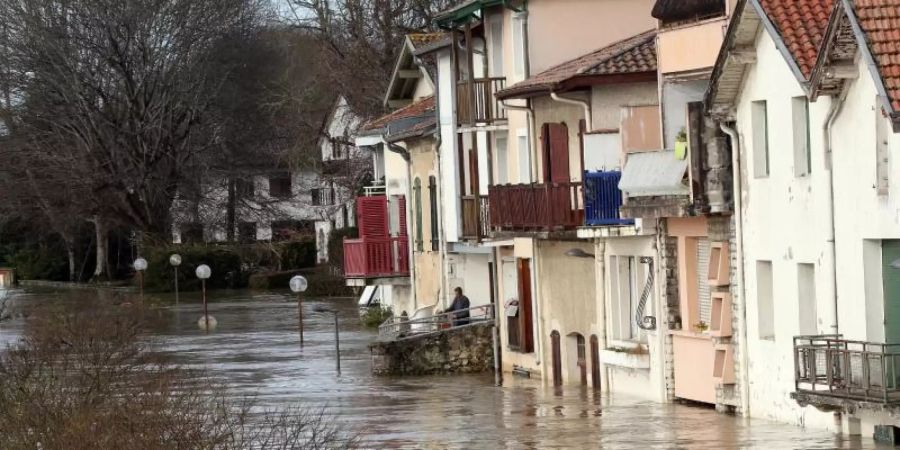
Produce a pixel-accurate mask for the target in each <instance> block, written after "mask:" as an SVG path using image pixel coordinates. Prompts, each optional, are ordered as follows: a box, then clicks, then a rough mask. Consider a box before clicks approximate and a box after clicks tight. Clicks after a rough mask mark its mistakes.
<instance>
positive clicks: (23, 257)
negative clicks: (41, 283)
mask: <svg viewBox="0 0 900 450" xmlns="http://www.w3.org/2000/svg"><path fill="white" fill-rule="evenodd" d="M67 258H68V257H67V255H66V249H65V248H64V247H63V246H62V245H54V244H40V245H37V246H29V247H26V248H21V249H19V250H17V251H16V252H15V253H13V254H12V255H10V256H9V257H8V260H9V261H8V262H9V264H10V265H11V266H12V267H15V268H16V272H17V274H18V277H19V278H22V279H26V280H54V281H68V279H69V261H68V259H67Z"/></svg>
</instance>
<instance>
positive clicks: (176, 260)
mask: <svg viewBox="0 0 900 450" xmlns="http://www.w3.org/2000/svg"><path fill="white" fill-rule="evenodd" d="M169 264H171V265H172V269H174V271H175V304H176V305H177V304H178V266H180V265H181V255H179V254H178V253H173V254H172V256H169Z"/></svg>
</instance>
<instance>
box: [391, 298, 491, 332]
mask: <svg viewBox="0 0 900 450" xmlns="http://www.w3.org/2000/svg"><path fill="white" fill-rule="evenodd" d="M464 313H469V317H461V315H464ZM493 320H494V305H492V304H490V305H483V306H476V307H474V308H469V309H463V310H459V311H453V312H449V313H441V314H435V315H433V316H429V317H422V318H413V319H404V318H401V317H392V318H390V319H388V320H386V321H385V322H384V323H383V324H381V325H380V326H379V327H378V337H379V338H380V339H382V340H390V339H402V338H407V337H413V336H422V335H426V334H432V333H439V332H442V331H446V330H452V329H456V328H459V327H464V326H468V325H472V324H476V323H485V322H492V321H493Z"/></svg>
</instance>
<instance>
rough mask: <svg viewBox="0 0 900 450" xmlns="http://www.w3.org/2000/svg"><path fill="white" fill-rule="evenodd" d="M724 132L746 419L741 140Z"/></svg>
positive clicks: (727, 129)
mask: <svg viewBox="0 0 900 450" xmlns="http://www.w3.org/2000/svg"><path fill="white" fill-rule="evenodd" d="M719 127H720V128H721V129H722V131H723V132H724V133H725V134H727V135H728V138H729V140H730V141H731V171H732V173H731V177H732V186H731V189H732V191H733V194H732V196H733V198H734V228H735V230H734V234H735V240H736V241H737V249H735V251H736V252H737V265H738V266H737V278H738V279H737V283H738V290H739V293H740V295H741V301H742V302H743V304H744V306H743V307H742V308H741V315H740V316H739V317H738V321H739V322H740V330H741V332H740V334H739V337H738V339H739V342H740V345H741V372H743V373H742V374H741V375H742V376H741V412H742V413H743V415H744V417H749V416H750V383H749V377H748V376H747V368H748V367H749V366H748V365H749V364H750V359H749V358H748V357H747V350H748V348H747V346H748V345H749V344H748V341H747V288H746V286H745V284H744V207H743V194H742V192H741V189H742V187H741V140H740V138H739V137H738V134H737V131H736V130H735V129H734V128H732V127H729V126H728V125H726V124H725V122H721V123H719Z"/></svg>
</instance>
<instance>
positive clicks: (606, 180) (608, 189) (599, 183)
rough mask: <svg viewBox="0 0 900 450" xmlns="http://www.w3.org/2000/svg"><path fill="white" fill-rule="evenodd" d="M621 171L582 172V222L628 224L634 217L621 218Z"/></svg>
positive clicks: (598, 224)
mask: <svg viewBox="0 0 900 450" xmlns="http://www.w3.org/2000/svg"><path fill="white" fill-rule="evenodd" d="M621 179H622V172H619V171H610V172H590V171H588V172H585V173H584V223H585V225H593V226H600V225H630V224H633V223H634V219H623V218H622V216H621V213H620V211H619V208H621V207H622V191H621V190H619V180H621Z"/></svg>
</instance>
